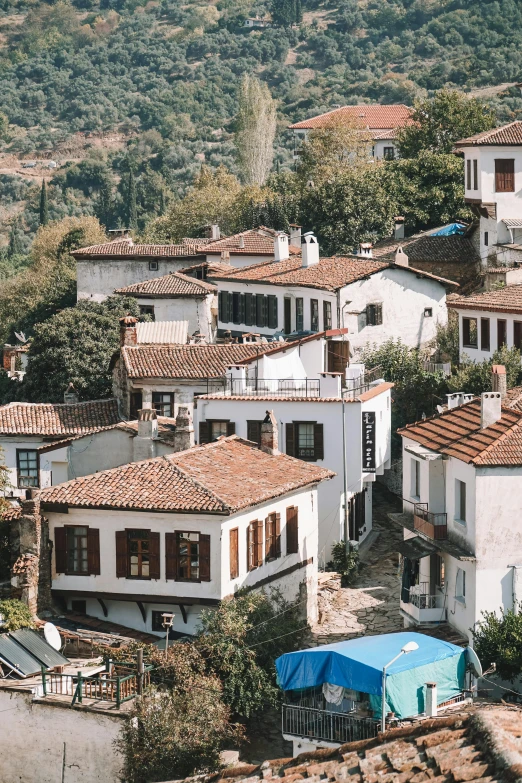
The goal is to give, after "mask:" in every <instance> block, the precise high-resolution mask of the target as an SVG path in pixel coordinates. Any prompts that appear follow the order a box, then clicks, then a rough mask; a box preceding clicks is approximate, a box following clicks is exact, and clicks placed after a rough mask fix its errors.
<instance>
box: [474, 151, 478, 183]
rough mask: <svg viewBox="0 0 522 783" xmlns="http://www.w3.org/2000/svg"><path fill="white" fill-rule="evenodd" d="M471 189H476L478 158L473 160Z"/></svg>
mask: <svg viewBox="0 0 522 783" xmlns="http://www.w3.org/2000/svg"><path fill="white" fill-rule="evenodd" d="M473 190H478V160H477V159H476V158H475V160H474V161H473Z"/></svg>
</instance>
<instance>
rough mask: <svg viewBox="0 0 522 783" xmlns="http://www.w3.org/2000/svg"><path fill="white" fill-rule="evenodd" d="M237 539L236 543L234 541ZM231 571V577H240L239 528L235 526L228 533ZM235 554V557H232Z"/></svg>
mask: <svg viewBox="0 0 522 783" xmlns="http://www.w3.org/2000/svg"><path fill="white" fill-rule="evenodd" d="M234 539H235V543H233V541H234ZM228 552H229V556H228V559H229V573H230V579H231V580H232V579H238V577H239V528H238V527H233V528H231V529H230V530H229V534H228ZM232 555H233V557H232Z"/></svg>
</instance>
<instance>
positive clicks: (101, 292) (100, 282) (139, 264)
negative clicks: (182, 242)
mask: <svg viewBox="0 0 522 783" xmlns="http://www.w3.org/2000/svg"><path fill="white" fill-rule="evenodd" d="M150 260H154V261H157V263H158V269H157V270H151V269H149V261H150ZM193 263H194V264H195V263H198V261H197V260H195V259H193V258H192V259H191V258H187V257H183V256H181V257H179V258H163V257H161V256H160V257H158V258H155V259H149V258H143V259H139V260H138V259H136V260H130V259H129V260H122V261H118V260H115V259H104V258H100V259H96V260H94V259H89V260H86V261H76V273H77V281H78V282H77V288H78V299H92V300H93V301H95V302H103V300H104V299H106V298H107V297H108V296H112V295H113V294H114V289H115V288H124V287H125V286H128V285H132V284H133V283H141V282H142V281H143V280H152V279H153V278H156V277H163V275H167V274H168V273H169V272H176V271H178V270H179V269H184V268H185V267H187V266H190V265H191V264H193Z"/></svg>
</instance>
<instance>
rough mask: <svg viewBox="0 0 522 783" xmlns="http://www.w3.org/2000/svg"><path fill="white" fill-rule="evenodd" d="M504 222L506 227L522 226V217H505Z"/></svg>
mask: <svg viewBox="0 0 522 783" xmlns="http://www.w3.org/2000/svg"><path fill="white" fill-rule="evenodd" d="M502 222H503V223H504V225H505V226H506V228H522V219H521V218H503V220H502Z"/></svg>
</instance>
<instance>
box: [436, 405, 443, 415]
mask: <svg viewBox="0 0 522 783" xmlns="http://www.w3.org/2000/svg"><path fill="white" fill-rule="evenodd" d="M437 413H444V408H443V407H442V405H437Z"/></svg>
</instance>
